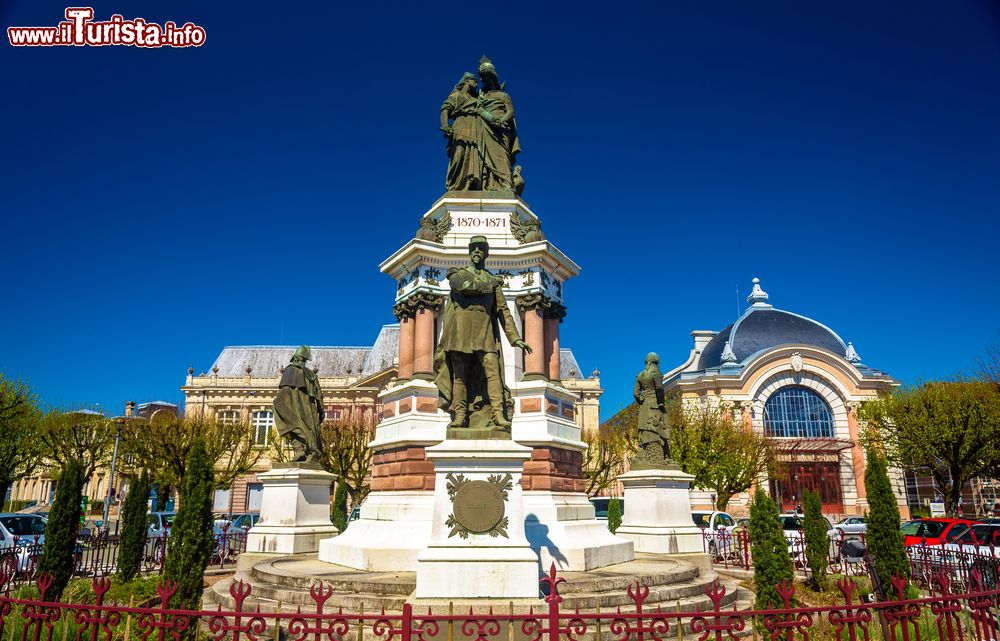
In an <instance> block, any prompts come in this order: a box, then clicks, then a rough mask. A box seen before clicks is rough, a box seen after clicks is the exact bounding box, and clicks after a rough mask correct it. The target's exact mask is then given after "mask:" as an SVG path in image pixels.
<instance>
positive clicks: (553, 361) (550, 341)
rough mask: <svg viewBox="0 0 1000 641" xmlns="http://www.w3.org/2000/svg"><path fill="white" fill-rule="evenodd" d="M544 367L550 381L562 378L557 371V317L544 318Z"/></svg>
mask: <svg viewBox="0 0 1000 641" xmlns="http://www.w3.org/2000/svg"><path fill="white" fill-rule="evenodd" d="M545 368H546V373H547V375H548V377H549V380H550V381H559V380H562V373H561V372H560V371H559V369H560V368H559V319H558V318H556V317H550V318H546V319H545Z"/></svg>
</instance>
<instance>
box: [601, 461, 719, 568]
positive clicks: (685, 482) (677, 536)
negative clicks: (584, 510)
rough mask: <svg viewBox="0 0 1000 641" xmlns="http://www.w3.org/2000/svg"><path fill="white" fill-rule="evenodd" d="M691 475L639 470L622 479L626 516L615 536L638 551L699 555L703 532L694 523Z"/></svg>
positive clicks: (675, 471)
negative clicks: (630, 542) (692, 518)
mask: <svg viewBox="0 0 1000 641" xmlns="http://www.w3.org/2000/svg"><path fill="white" fill-rule="evenodd" d="M693 479H694V477H693V476H691V475H690V474H685V473H684V472H682V471H680V470H676V469H675V470H636V471H632V472H626V473H625V474H622V475H621V476H619V477H618V480H619V481H621V483H622V485H623V486H624V488H625V496H624V499H625V514H624V515H623V517H622V524H621V526H620V527H619V528H618V530H617V531H616V532H615V535H616V536H618V537H621V538H623V539H629V540H631V541H632V542H633V543H634V544H635V551H636V552H652V553H654V554H684V553H699V552H703V551H704V549H705V544H704V539H703V536H702V532H701V529H700V528H698V527H697V526H696V525H695V524H694V522H693V521H692V520H691V497H690V494H689V491H690V488H691V481H692V480H693Z"/></svg>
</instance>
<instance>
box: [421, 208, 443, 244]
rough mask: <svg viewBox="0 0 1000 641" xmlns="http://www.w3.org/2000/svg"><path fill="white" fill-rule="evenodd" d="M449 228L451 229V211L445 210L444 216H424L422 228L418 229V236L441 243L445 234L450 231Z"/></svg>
mask: <svg viewBox="0 0 1000 641" xmlns="http://www.w3.org/2000/svg"><path fill="white" fill-rule="evenodd" d="M449 229H451V213H449V212H445V213H444V216H441V217H440V218H438V219H437V220H435V219H433V218H431V217H430V216H424V217H423V218H421V219H420V229H418V230H417V238H419V239H420V240H429V241H431V242H434V243H440V242H442V241H443V240H444V235H445V234H447V233H448V230H449Z"/></svg>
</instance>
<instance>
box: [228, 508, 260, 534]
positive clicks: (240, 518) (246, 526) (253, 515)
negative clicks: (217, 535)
mask: <svg viewBox="0 0 1000 641" xmlns="http://www.w3.org/2000/svg"><path fill="white" fill-rule="evenodd" d="M259 520H260V512H244V513H243V514H234V515H233V516H232V518H230V519H229V527H230V528H241V529H242V530H243V531H244V532H247V531H249V530H250V528H252V527H253V526H255V525H257V521H259Z"/></svg>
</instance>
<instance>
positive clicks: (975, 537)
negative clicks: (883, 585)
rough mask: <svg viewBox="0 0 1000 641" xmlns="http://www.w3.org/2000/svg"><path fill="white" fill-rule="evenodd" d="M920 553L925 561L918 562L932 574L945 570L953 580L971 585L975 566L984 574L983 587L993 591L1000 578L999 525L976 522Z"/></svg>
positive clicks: (926, 571)
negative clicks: (938, 544)
mask: <svg viewBox="0 0 1000 641" xmlns="http://www.w3.org/2000/svg"><path fill="white" fill-rule="evenodd" d="M920 553H921V555H922V560H923V563H922V564H917V565H918V567H920V566H923V567H922V570H923V571H924V572H925V573H928V574H930V575H931V577H932V576H933V575H934V574H935V573H937V572H939V571H941V570H945V571H947V572H948V574H950V575H951V579H952V581H953V582H955V583H958V584H963V585H965V586H966V587H968V586H969V583H970V582H971V571H972V569H973V568H975V569H977V570H979V573H980V575H981V576H982V579H983V587H984V588H986V589H987V590H993V589H995V588H996V586H997V582H998V578H1000V577H998V570H1000V524H998V523H974V524H973V525H972V526H971V527H969V528H968V529H966V530H965V531H963V532H961V533H960V534H958V535H957V536H956V537H955V538H954V539H952V541H951V542H946V543H943V544H942V545H941V546H940V547H937V546H926V547H924V548H922V549H921V551H920ZM924 578H930V577H924Z"/></svg>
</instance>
